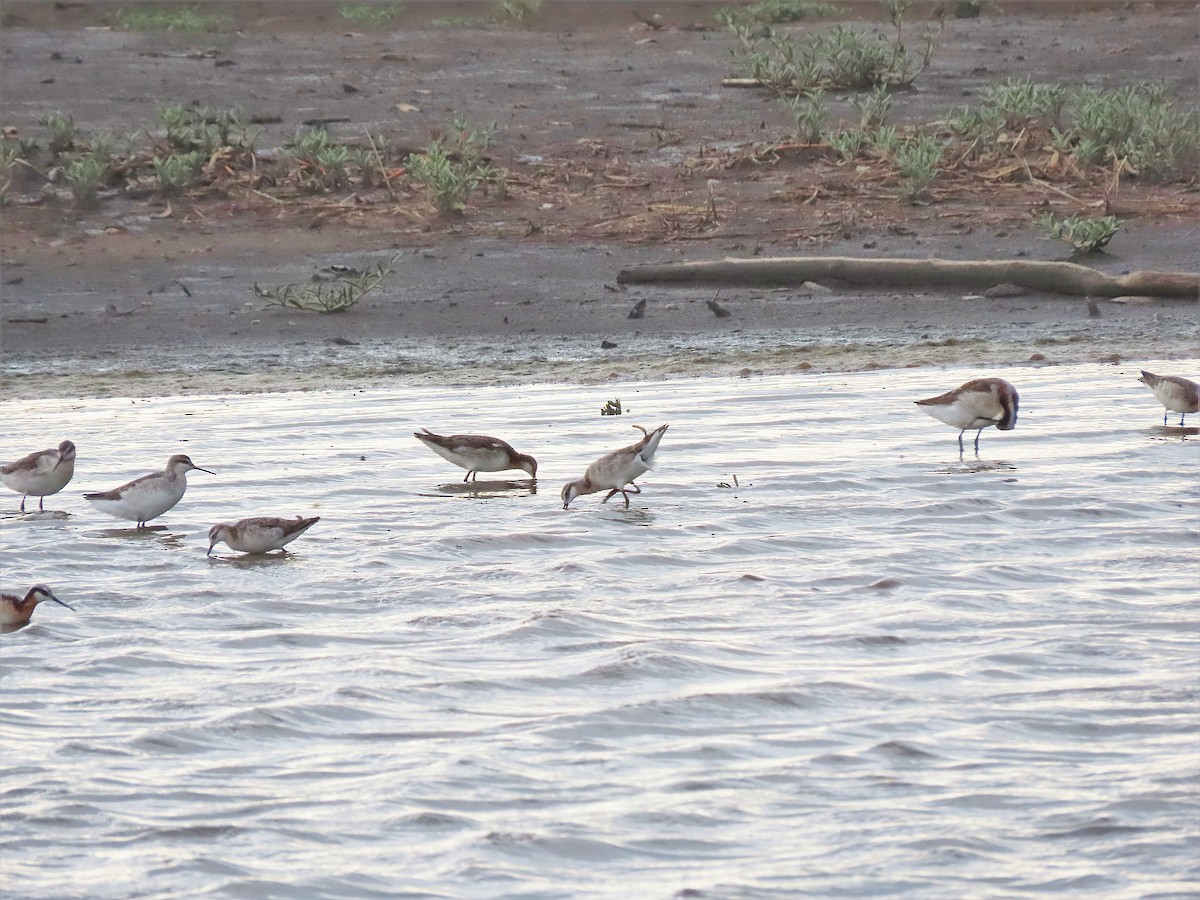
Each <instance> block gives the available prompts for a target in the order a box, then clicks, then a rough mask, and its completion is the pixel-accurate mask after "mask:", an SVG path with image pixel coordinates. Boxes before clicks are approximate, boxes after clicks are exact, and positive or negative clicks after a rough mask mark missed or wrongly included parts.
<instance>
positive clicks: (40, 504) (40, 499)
mask: <svg viewBox="0 0 1200 900" xmlns="http://www.w3.org/2000/svg"><path fill="white" fill-rule="evenodd" d="M1179 424H1181V425H1182V424H1183V422H1182V421H1181V422H1180V423H1179ZM45 502H46V498H45V497H38V512H45V511H46V507H44V506H42V504H43V503H45Z"/></svg>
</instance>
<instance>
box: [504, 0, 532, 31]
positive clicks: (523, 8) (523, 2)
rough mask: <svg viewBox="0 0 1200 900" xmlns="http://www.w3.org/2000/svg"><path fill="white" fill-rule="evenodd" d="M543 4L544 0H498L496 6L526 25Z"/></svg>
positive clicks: (511, 17) (515, 20) (514, 19)
mask: <svg viewBox="0 0 1200 900" xmlns="http://www.w3.org/2000/svg"><path fill="white" fill-rule="evenodd" d="M541 5H542V0H496V8H497V9H498V10H499V11H500V12H502V13H503V14H504V15H506V16H508V17H509V18H510V19H512V20H513V21H514V22H517V23H519V24H521V25H524V24H525V23H526V22H528V21H529V20H530V19H532V18H533V14H534V13H536V12H537V11H538V7H540V6H541Z"/></svg>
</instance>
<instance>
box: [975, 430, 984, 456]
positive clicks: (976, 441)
mask: <svg viewBox="0 0 1200 900" xmlns="http://www.w3.org/2000/svg"><path fill="white" fill-rule="evenodd" d="M981 434H983V429H982V428H980V429H979V430H978V431H977V432H975V455H976V456H978V455H979V436H980V435H981Z"/></svg>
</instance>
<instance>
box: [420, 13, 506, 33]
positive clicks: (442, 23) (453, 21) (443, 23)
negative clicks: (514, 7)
mask: <svg viewBox="0 0 1200 900" xmlns="http://www.w3.org/2000/svg"><path fill="white" fill-rule="evenodd" d="M429 27H430V28H477V29H480V30H483V31H488V30H490V29H492V28H495V27H496V22H495V20H494V19H489V18H487V17H486V16H451V17H449V18H443V19H433V20H432V21H431V22H430V23H429Z"/></svg>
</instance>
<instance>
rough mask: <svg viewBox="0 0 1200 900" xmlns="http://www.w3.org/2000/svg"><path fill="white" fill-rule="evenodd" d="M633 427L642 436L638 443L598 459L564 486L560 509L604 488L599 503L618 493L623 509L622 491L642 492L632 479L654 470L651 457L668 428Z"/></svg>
mask: <svg viewBox="0 0 1200 900" xmlns="http://www.w3.org/2000/svg"><path fill="white" fill-rule="evenodd" d="M633 427H634V428H636V429H638V431H640V432H641V433H642V435H643V437H642V439H641V440H640V441H638V442H637V443H636V444H630V445H629V446H628V447H622V448H621V449H620V450H614V451H613V452H612V453H609V454H606V455H605V456H602V457H600V458H599V459H598V460H596V461H595V462H594V463H592V464H591V465H590V466H588V467H587V471H586V472H584V473H583V477H582V478H577V479H576V480H575V481H571V482H568V483H567V484H565V485H563V489H562V501H563V509H566V508H567V507H568V506H570V505H571V501H572V500H574V499H575V498H576V497H578V496H580V495H581V494H594V493H596V492H597V491H602V490H604V489H605V488H608V489H609V491H608V494H607V495H606V496H605V498H604V499H603V500H602V501H601V502H602V503H607V502H608V500H609V498H610V497H612V496H613V494H618V493H619V494H620V495H621V496H622V497H624V498H625V506H626V507H628V506H629V494H628V493H627V492H626V490H625V485H627V484H628V485H630V490H632V491H633V493H635V494H640V493H641V492H642V489H641V488H639V487H638V486H637V485H636V484H634V483H633V480H634V479H635V478H640V477H641V475H642V474H643V473H644V472H647V471H649V470H650V469H651V468H653V463H654V454H655V453H656V452H658V444H659V441H661V440H662V436H663V435H664V434H666V433H667V426H666V425H660V426H658V427H657V428H655V429H654V430H653V431H649V432H648V431H646V429H645V428H642V426H641V425H634V426H633Z"/></svg>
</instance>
